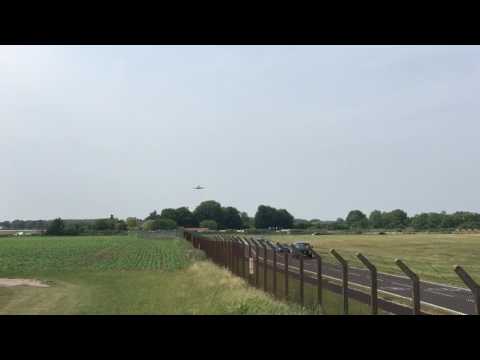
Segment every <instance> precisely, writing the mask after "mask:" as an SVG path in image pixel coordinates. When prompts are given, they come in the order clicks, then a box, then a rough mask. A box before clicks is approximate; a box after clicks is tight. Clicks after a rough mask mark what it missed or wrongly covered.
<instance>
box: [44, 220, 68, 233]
mask: <svg viewBox="0 0 480 360" xmlns="http://www.w3.org/2000/svg"><path fill="white" fill-rule="evenodd" d="M46 233H47V235H64V233H65V222H64V221H63V220H62V219H61V218H57V219H55V220H53V221H52V222H51V223H50V224H49V225H48V228H47V232H46Z"/></svg>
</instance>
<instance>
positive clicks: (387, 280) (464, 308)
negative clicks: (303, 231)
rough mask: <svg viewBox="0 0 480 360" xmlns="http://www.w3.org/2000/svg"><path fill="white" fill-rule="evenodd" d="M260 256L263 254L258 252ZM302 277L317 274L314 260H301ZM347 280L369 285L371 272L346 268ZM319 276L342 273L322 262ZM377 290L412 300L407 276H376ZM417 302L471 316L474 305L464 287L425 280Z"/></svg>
mask: <svg viewBox="0 0 480 360" xmlns="http://www.w3.org/2000/svg"><path fill="white" fill-rule="evenodd" d="M260 253H261V254H260V256H262V255H263V252H262V251H261V252H260ZM283 256H284V255H283V254H279V256H277V265H278V266H280V267H281V266H282V265H283ZM268 260H269V262H271V260H272V253H271V252H270V251H269V252H268ZM289 266H291V267H297V268H298V266H299V261H298V259H295V258H292V257H291V256H290V257H289ZM304 270H305V276H311V277H315V276H316V273H317V261H316V260H315V259H309V258H305V260H304ZM348 272H349V274H348V281H349V283H350V284H357V285H364V286H368V287H369V286H370V281H371V280H370V272H369V271H368V270H366V269H359V268H355V267H350V266H349V268H348ZM322 274H323V276H324V277H332V278H335V279H339V280H340V279H341V278H342V270H341V267H340V266H339V265H334V264H329V263H325V262H324V263H323V264H322ZM378 290H379V292H380V291H384V292H387V293H391V294H394V295H400V296H403V297H407V298H411V297H412V285H411V280H410V279H409V278H407V277H403V276H397V275H391V274H385V273H378ZM420 299H421V302H422V303H428V304H430V305H434V306H438V307H441V308H443V309H448V310H451V311H453V312H456V313H459V314H474V311H475V303H474V299H473V296H472V294H471V291H470V290H469V289H465V288H459V287H455V286H450V285H445V284H438V283H431V282H427V281H421V282H420Z"/></svg>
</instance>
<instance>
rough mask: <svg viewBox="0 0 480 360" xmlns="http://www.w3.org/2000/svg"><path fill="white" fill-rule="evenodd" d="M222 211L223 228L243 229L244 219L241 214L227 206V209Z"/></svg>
mask: <svg viewBox="0 0 480 360" xmlns="http://www.w3.org/2000/svg"><path fill="white" fill-rule="evenodd" d="M222 211H223V215H222V220H223V222H222V227H224V228H227V229H242V228H243V222H242V218H241V217H240V212H239V211H238V210H237V209H235V208H234V207H231V206H227V207H225V208H222Z"/></svg>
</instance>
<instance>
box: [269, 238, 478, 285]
mask: <svg viewBox="0 0 480 360" xmlns="http://www.w3.org/2000/svg"><path fill="white" fill-rule="evenodd" d="M265 237H266V238H268V239H270V240H272V241H274V242H277V241H279V242H286V243H292V242H295V241H306V242H309V243H311V244H312V246H313V247H314V248H315V250H317V251H318V252H319V253H320V254H323V255H324V259H325V261H329V262H335V260H334V259H333V257H332V256H331V255H330V254H329V250H330V249H332V248H334V249H336V250H337V251H338V252H339V253H340V254H341V255H343V256H344V257H345V258H346V259H347V260H348V261H349V263H350V264H351V265H352V266H356V267H363V266H362V265H361V263H360V262H359V261H358V260H357V258H356V257H355V254H356V253H357V252H361V253H362V254H364V255H365V256H367V257H368V258H369V259H370V260H371V261H372V262H373V263H374V264H375V265H376V266H377V268H378V270H379V271H382V272H387V273H392V274H402V273H401V271H400V270H399V269H398V267H397V266H396V265H395V263H394V260H395V259H396V258H400V259H402V260H404V261H405V262H406V264H407V265H409V266H410V267H411V268H412V269H413V270H414V271H416V272H417V273H418V274H419V275H420V278H421V279H422V280H430V281H435V282H440V283H445V284H452V285H457V286H463V287H464V284H463V283H462V282H461V280H460V279H459V278H458V276H457V275H456V274H455V272H454V271H453V266H454V265H461V266H463V267H464V268H465V270H467V271H468V272H469V273H471V275H472V276H473V278H475V279H476V280H477V281H480V261H479V260H480V234H433V233H432V234H428V233H418V234H387V235H376V234H375V235H374V234H372V235H266V236H265Z"/></svg>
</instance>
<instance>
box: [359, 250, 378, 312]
mask: <svg viewBox="0 0 480 360" xmlns="http://www.w3.org/2000/svg"><path fill="white" fill-rule="evenodd" d="M357 258H358V259H359V260H360V261H361V262H362V263H363V265H365V267H366V268H367V269H368V270H369V271H370V280H371V286H370V308H371V310H372V315H377V314H378V291H377V268H376V267H375V265H373V264H372V263H371V262H370V260H368V259H367V258H366V257H365V256H363V255H362V254H361V253H357Z"/></svg>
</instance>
